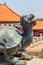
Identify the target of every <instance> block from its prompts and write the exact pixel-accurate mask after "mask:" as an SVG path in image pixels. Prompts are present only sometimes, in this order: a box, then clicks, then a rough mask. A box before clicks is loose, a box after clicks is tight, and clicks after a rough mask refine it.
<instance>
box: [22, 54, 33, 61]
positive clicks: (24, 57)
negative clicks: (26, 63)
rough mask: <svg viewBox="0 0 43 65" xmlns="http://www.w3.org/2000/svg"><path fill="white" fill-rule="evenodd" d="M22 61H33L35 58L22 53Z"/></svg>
mask: <svg viewBox="0 0 43 65" xmlns="http://www.w3.org/2000/svg"><path fill="white" fill-rule="evenodd" d="M22 56H23V57H22V59H23V60H32V59H33V58H34V57H33V56H31V55H28V54H26V53H22Z"/></svg>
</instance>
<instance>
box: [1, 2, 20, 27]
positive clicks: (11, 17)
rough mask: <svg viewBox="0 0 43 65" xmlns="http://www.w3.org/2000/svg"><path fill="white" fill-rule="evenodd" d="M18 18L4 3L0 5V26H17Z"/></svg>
mask: <svg viewBox="0 0 43 65" xmlns="http://www.w3.org/2000/svg"><path fill="white" fill-rule="evenodd" d="M20 17H21V16H20V15H18V14H17V13H15V12H14V11H12V10H11V9H10V8H9V7H8V6H7V4H6V3H4V4H0V26H3V25H5V26H6V25H7V26H15V27H16V26H19V21H20Z"/></svg>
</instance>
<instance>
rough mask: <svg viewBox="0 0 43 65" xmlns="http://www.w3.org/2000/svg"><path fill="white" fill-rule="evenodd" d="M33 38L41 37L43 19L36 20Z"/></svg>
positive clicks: (42, 33)
mask: <svg viewBox="0 0 43 65" xmlns="http://www.w3.org/2000/svg"><path fill="white" fill-rule="evenodd" d="M33 32H34V36H40V35H43V19H36V25H35V26H34V27H33Z"/></svg>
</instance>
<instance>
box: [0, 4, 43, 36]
mask: <svg viewBox="0 0 43 65" xmlns="http://www.w3.org/2000/svg"><path fill="white" fill-rule="evenodd" d="M20 17H21V16H20V15H18V14H17V13H15V12H14V11H13V10H11V9H10V8H9V7H8V6H7V4H6V3H4V4H0V26H14V27H16V28H17V27H18V29H19V30H21V31H22V32H23V29H22V27H20ZM35 21H36V25H35V26H34V27H33V32H34V36H40V34H42V35H43V19H36V20H35Z"/></svg>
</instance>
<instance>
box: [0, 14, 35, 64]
mask: <svg viewBox="0 0 43 65" xmlns="http://www.w3.org/2000/svg"><path fill="white" fill-rule="evenodd" d="M33 19H34V15H32V14H30V15H26V16H22V17H21V19H20V24H21V26H22V27H23V30H24V34H23V33H21V32H20V31H19V30H18V29H16V28H14V27H10V26H3V27H1V26H0V62H1V61H2V60H7V61H8V62H10V63H13V64H15V65H24V63H23V62H22V61H21V62H20V58H17V57H16V58H15V55H16V54H18V52H19V51H20V50H22V49H24V48H26V47H27V46H29V45H30V44H31V42H32V40H33V30H32V27H33V26H34V25H35V24H36V22H35V21H34V20H33ZM20 52H21V51H20Z"/></svg>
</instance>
